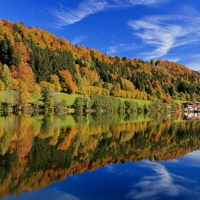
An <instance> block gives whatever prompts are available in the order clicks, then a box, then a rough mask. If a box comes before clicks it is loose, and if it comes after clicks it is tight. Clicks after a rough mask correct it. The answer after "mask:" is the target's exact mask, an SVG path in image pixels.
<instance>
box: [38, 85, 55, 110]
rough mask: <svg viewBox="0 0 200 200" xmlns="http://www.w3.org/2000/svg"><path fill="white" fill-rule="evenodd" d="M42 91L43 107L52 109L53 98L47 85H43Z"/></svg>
mask: <svg viewBox="0 0 200 200" xmlns="http://www.w3.org/2000/svg"><path fill="white" fill-rule="evenodd" d="M41 93H42V99H43V103H44V107H45V109H46V110H48V111H53V110H54V98H53V96H52V94H51V90H50V88H49V87H44V88H43V89H42V91H41Z"/></svg>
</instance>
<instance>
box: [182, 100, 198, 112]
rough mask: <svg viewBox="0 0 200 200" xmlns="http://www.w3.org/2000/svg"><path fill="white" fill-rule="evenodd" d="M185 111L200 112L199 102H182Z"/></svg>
mask: <svg viewBox="0 0 200 200" xmlns="http://www.w3.org/2000/svg"><path fill="white" fill-rule="evenodd" d="M183 106H184V111H185V112H200V104H198V103H191V102H187V103H183Z"/></svg>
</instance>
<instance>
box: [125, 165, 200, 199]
mask: <svg viewBox="0 0 200 200" xmlns="http://www.w3.org/2000/svg"><path fill="white" fill-rule="evenodd" d="M149 166H150V168H151V169H152V170H153V171H154V172H155V173H154V174H153V175H151V176H150V175H149V176H145V177H143V178H142V180H141V181H140V182H138V183H136V184H135V185H133V189H132V190H131V191H130V192H129V193H128V194H127V197H129V198H132V199H156V197H158V196H159V195H167V196H169V197H170V196H171V197H177V196H178V195H180V194H181V195H183V194H185V195H190V194H192V195H195V196H200V193H199V192H195V191H193V190H192V189H188V188H186V187H184V186H182V185H179V184H178V183H175V182H177V180H178V182H179V183H180V182H182V183H183V182H184V183H186V182H187V181H189V180H186V179H185V178H183V177H178V176H176V175H174V174H172V173H169V172H168V171H167V169H166V168H165V167H164V166H163V165H162V164H159V163H156V162H153V163H151V164H149V163H148V165H144V167H149ZM175 180H176V181H175ZM138 188H139V190H140V191H141V192H138V190H137V189H138Z"/></svg>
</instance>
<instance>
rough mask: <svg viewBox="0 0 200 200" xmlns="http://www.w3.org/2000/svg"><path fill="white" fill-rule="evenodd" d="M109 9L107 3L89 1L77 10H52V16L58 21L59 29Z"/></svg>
mask: <svg viewBox="0 0 200 200" xmlns="http://www.w3.org/2000/svg"><path fill="white" fill-rule="evenodd" d="M106 7H107V2H106V1H96V0H88V1H85V2H82V3H81V4H79V6H78V7H77V8H76V9H66V8H63V7H61V8H60V9H55V8H53V9H50V12H51V14H52V15H54V16H55V17H56V18H57V19H58V22H57V23H58V24H57V27H62V26H67V25H69V24H74V23H76V22H78V21H81V20H82V19H84V18H85V17H87V16H88V15H91V14H94V13H97V12H99V11H102V10H104V9H105V8H106Z"/></svg>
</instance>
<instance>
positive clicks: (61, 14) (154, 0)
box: [49, 0, 166, 28]
mask: <svg viewBox="0 0 200 200" xmlns="http://www.w3.org/2000/svg"><path fill="white" fill-rule="evenodd" d="M165 1H166V0H165ZM158 3H160V0H126V1H122V0H111V1H109V0H107V1H106V0H87V1H84V2H82V3H80V4H79V5H78V7H77V8H75V9H69V8H65V7H63V6H61V7H60V8H59V9H57V8H52V9H49V11H50V12H51V14H52V15H53V16H54V17H56V19H57V22H56V24H54V26H55V28H61V27H63V26H67V25H70V24H74V23H76V22H79V21H81V20H82V19H84V18H85V17H87V16H89V15H92V14H95V13H97V12H100V11H104V10H106V9H109V8H110V9H111V8H112V9H114V8H124V7H130V6H136V5H144V6H151V5H155V4H158ZM162 3H163V2H162Z"/></svg>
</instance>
